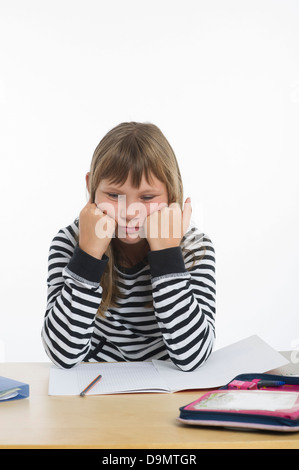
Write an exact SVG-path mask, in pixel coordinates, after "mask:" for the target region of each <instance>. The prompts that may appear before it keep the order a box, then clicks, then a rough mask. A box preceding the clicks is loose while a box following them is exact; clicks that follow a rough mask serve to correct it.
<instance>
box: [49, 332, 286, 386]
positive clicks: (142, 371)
mask: <svg viewBox="0 0 299 470" xmlns="http://www.w3.org/2000/svg"><path fill="white" fill-rule="evenodd" d="M286 363H288V361H287V359H286V358H285V357H283V356H282V355H281V354H279V353H278V352H277V351H275V350H274V349H273V348H271V347H270V346H269V345H268V344H267V343H265V342H264V341H263V340H262V339H261V338H259V337H258V336H256V335H253V336H251V337H249V338H245V339H244V340H241V341H238V342H236V343H234V344H232V345H229V346H226V347H224V348H221V349H219V350H217V351H215V352H214V353H212V354H211V356H210V358H209V359H208V360H207V361H206V362H205V363H204V364H203V365H202V366H201V367H199V368H198V369H197V370H195V371H191V372H183V371H181V370H179V369H178V368H176V367H175V366H174V365H173V364H172V363H171V362H170V361H160V360H155V359H153V360H152V361H150V362H103V363H81V364H79V365H77V366H75V367H73V368H72V369H61V368H59V367H57V366H54V365H53V366H51V368H50V376H49V389H48V393H49V395H80V393H81V392H82V390H84V389H85V387H86V386H87V385H88V384H89V383H91V382H92V381H93V380H94V378H95V377H96V376H98V375H99V374H101V375H102V378H101V380H100V381H99V382H98V383H97V384H96V385H95V386H94V387H93V388H92V389H91V390H90V391H89V392H88V393H87V395H104V394H113V393H144V392H152V393H172V392H177V391H180V390H189V389H206V388H214V387H221V386H223V385H225V384H226V383H227V382H229V381H230V380H231V378H232V377H234V376H236V375H238V374H240V373H243V372H252V371H255V372H261V373H263V372H266V371H268V370H270V369H274V368H276V367H280V366H282V365H284V364H286Z"/></svg>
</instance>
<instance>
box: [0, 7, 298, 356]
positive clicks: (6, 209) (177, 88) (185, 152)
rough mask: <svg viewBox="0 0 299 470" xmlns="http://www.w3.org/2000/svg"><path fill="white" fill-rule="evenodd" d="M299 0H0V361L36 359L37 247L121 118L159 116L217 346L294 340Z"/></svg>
mask: <svg viewBox="0 0 299 470" xmlns="http://www.w3.org/2000/svg"><path fill="white" fill-rule="evenodd" d="M298 24H299V3H298V1H296V0H294V1H292V0H280V1H278V0H271V1H267V0H259V1H255V0H250V1H242V0H239V1H231V0H219V1H214V0H212V1H211V0H209V1H201V0H184V1H182V0H181V1H178V0H148V1H145V0H109V1H106V0H105V1H104V0H80V1H79V0H26V1H25V0H0V44H1V48H0V67H1V69H0V109H1V115H0V153H1V156H0V158H1V172H0V175H1V185H0V187H1V231H0V233H1V240H0V242H1V270H0V272H1V280H0V289H1V291H0V295H1V297H0V360H2V361H3V360H6V361H45V360H47V357H46V355H45V353H44V351H43V348H42V345H41V340H40V330H41V326H42V321H43V316H44V312H45V308H46V278H47V257H48V249H49V245H50V242H51V240H52V238H53V237H54V236H55V234H56V233H57V232H58V230H59V229H60V228H62V227H65V226H67V225H69V224H70V223H71V222H72V221H73V220H74V219H75V218H76V217H77V215H78V214H79V212H80V210H81V208H82V207H83V206H84V205H85V204H86V190H85V174H86V172H87V171H88V170H89V165H90V161H91V157H92V153H93V151H94V149H95V147H96V145H97V144H98V142H99V140H100V139H101V138H102V137H103V135H104V134H105V133H106V132H107V131H108V130H110V129H111V128H112V127H114V126H115V125H117V124H118V123H120V122H122V121H131V120H135V121H142V122H144V121H150V122H153V123H155V124H156V125H158V126H159V127H160V128H161V130H162V131H163V132H164V134H165V135H166V137H167V138H168V140H169V141H170V143H171V145H172V147H173V148H174V150H175V152H176V155H177V158H178V161H179V164H180V167H181V171H182V174H183V179H184V186H185V196H186V197H187V196H191V198H192V205H193V210H194V219H195V221H196V222H197V223H198V225H199V226H200V228H201V229H203V230H204V231H205V232H206V233H207V234H208V235H209V236H210V237H211V238H212V240H213V242H214V245H215V249H216V255H217V343H216V345H217V347H220V346H224V345H226V344H229V343H231V342H234V341H238V340H239V339H242V338H244V337H246V336H249V335H251V334H258V335H260V336H261V337H262V338H263V339H264V340H265V341H267V342H268V343H269V344H270V345H272V346H273V347H275V348H277V349H280V350H281V349H291V348H292V347H299V314H298V312H299V295H298V292H299V283H298V281H299V247H298V240H299V237H298V236H299V223H298V214H299V194H298V176H299V174H298V163H297V162H298V158H299V155H298V150H299V133H298V129H299V126H298V124H299V28H298Z"/></svg>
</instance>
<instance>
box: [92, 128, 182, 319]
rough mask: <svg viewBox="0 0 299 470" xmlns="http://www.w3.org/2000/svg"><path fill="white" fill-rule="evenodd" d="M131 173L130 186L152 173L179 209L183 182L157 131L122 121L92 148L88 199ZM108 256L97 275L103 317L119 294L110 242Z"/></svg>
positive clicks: (167, 148) (172, 153)
mask: <svg viewBox="0 0 299 470" xmlns="http://www.w3.org/2000/svg"><path fill="white" fill-rule="evenodd" d="M129 173H130V175H131V178H132V179H131V181H132V185H133V186H134V187H136V188H138V187H139V186H140V183H141V179H142V176H143V175H144V176H145V178H146V180H147V182H148V183H149V184H150V182H151V176H152V175H154V176H155V177H156V178H158V179H159V180H160V181H162V182H163V183H165V185H166V189H167V194H168V203H169V204H170V203H172V202H177V203H178V204H179V205H180V207H181V208H182V205H183V185H182V178H181V173H180V170H179V166H178V163H177V159H176V156H175V154H174V151H173V149H172V147H171V146H170V144H169V142H168V141H167V139H166V137H165V136H164V135H163V133H162V132H161V130H160V129H159V128H158V127H157V126H155V125H154V124H151V123H137V122H124V123H121V124H119V125H118V126H116V127H114V128H113V129H111V130H110V131H109V132H108V133H107V134H106V135H105V136H104V137H103V139H102V140H101V141H100V143H99V145H98V146H97V147H96V149H95V151H94V154H93V158H92V162H91V166H90V174H89V182H88V184H89V193H90V197H91V200H92V202H94V200H95V193H96V190H97V188H98V186H99V183H100V181H101V180H103V179H108V180H109V181H110V182H111V183H114V184H124V183H125V181H126V180H127V178H128V175H129ZM106 255H107V256H108V257H109V262H108V264H107V267H106V270H105V272H104V273H103V275H102V278H101V286H102V289H103V294H102V302H101V305H100V307H99V310H98V314H99V315H102V316H104V314H105V311H106V310H107V308H108V307H109V306H116V305H117V303H116V299H117V297H120V292H119V289H118V288H117V282H116V272H115V269H114V264H115V260H116V257H117V253H116V252H115V249H114V246H113V244H112V243H110V245H109V247H108V250H107V251H106Z"/></svg>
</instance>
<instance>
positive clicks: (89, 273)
mask: <svg viewBox="0 0 299 470" xmlns="http://www.w3.org/2000/svg"><path fill="white" fill-rule="evenodd" d="M74 235H75V234H74V232H73V230H72V229H71V227H69V228H66V229H63V230H60V232H59V233H58V234H57V235H56V237H55V238H54V239H53V241H52V243H51V246H50V251H49V258H48V280H47V284H48V295H47V309H46V314H45V318H44V324H43V328H42V341H43V344H44V348H45V351H46V353H47V354H48V356H49V358H50V359H51V360H52V361H53V362H54V364H56V365H57V366H59V367H63V368H71V367H73V366H74V365H76V364H78V363H80V362H81V361H82V360H84V358H85V356H86V354H87V353H88V351H89V348H90V342H91V336H92V332H93V328H94V322H95V317H96V314H97V310H98V307H99V305H100V302H101V299H102V288H101V286H100V279H101V275H102V273H103V271H104V269H105V267H106V264H107V260H108V258H107V259H105V260H97V259H96V258H93V257H92V256H90V255H88V254H87V253H85V252H84V251H82V250H81V249H80V248H79V246H78V245H77V242H76V239H75V238H74Z"/></svg>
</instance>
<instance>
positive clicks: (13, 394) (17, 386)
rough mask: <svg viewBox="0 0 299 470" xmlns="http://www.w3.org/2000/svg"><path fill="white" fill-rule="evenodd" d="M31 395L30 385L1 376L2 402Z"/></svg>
mask: <svg viewBox="0 0 299 470" xmlns="http://www.w3.org/2000/svg"><path fill="white" fill-rule="evenodd" d="M27 397H29V385H28V384H26V383H23V382H18V381H17V380H13V379H8V378H7V377H1V376H0V403H5V402H7V401H11V400H19V399H20V398H27Z"/></svg>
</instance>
